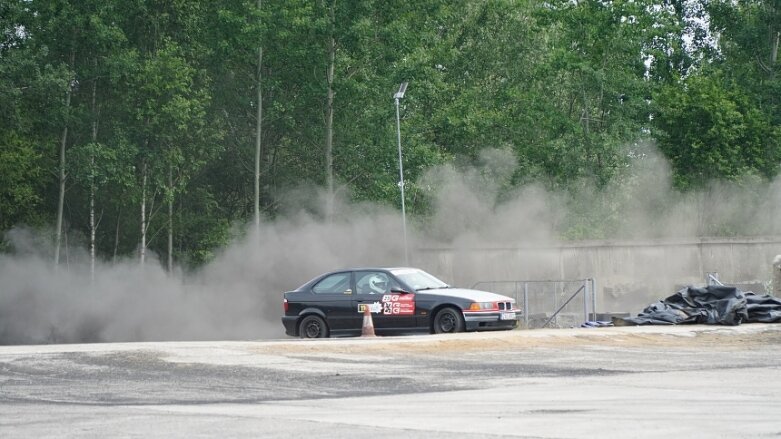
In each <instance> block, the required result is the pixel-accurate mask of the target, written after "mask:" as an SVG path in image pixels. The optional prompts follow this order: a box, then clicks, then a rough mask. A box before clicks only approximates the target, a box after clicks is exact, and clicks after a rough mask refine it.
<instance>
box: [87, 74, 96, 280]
mask: <svg viewBox="0 0 781 439" xmlns="http://www.w3.org/2000/svg"><path fill="white" fill-rule="evenodd" d="M94 64H95V65H97V60H95V63H94ZM97 94H98V80H97V79H94V80H93V81H92V145H93V148H94V147H95V145H96V144H97V141H98V111H97V104H96V101H97ZM90 172H91V173H92V174H91V175H90V184H89V259H90V269H89V274H90V282H94V281H95V232H96V229H97V226H96V225H95V152H94V150H93V151H92V153H91V154H90Z"/></svg>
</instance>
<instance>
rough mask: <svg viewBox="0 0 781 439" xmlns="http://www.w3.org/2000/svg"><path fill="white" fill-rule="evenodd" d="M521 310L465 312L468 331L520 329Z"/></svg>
mask: <svg viewBox="0 0 781 439" xmlns="http://www.w3.org/2000/svg"><path fill="white" fill-rule="evenodd" d="M521 315H522V313H521V311H520V310H511V311H489V312H485V311H464V323H465V324H466V330H467V331H477V330H483V329H513V328H516V327H518V319H519V318H520V317H521Z"/></svg>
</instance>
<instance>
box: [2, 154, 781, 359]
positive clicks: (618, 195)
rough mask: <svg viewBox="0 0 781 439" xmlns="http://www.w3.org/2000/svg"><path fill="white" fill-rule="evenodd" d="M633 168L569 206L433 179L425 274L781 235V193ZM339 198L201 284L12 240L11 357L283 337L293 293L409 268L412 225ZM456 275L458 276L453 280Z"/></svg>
mask: <svg viewBox="0 0 781 439" xmlns="http://www.w3.org/2000/svg"><path fill="white" fill-rule="evenodd" d="M633 154H634V155H633V156H632V157H633V158H632V160H631V163H632V165H631V167H630V168H628V169H627V170H626V172H625V173H624V174H622V175H621V176H620V177H619V178H618V179H616V182H615V183H614V184H612V185H611V186H609V187H607V188H602V189H601V190H597V189H595V186H594V185H592V184H590V183H589V182H583V184H581V185H579V189H578V190H577V191H572V192H567V193H553V192H550V191H548V190H546V189H544V188H543V187H542V186H540V185H527V186H523V187H520V188H511V186H510V179H511V177H512V174H513V172H514V170H515V166H516V160H515V157H514V156H513V155H512V153H510V152H508V151H505V150H487V151H485V152H484V153H483V155H482V156H481V160H480V161H479V163H478V164H477V165H476V166H470V167H456V166H453V165H445V166H441V167H438V168H435V169H432V170H431V171H430V172H429V173H428V174H426V175H425V176H424V177H423V178H421V180H420V181H419V182H418V186H419V187H423V188H425V190H426V192H427V196H428V197H429V199H430V201H431V203H432V210H431V213H430V215H428V216H427V217H425V218H414V219H412V218H411V219H410V221H409V222H408V227H409V235H410V236H409V242H410V249H411V253H412V258H411V259H412V264H413V265H418V266H421V268H424V269H428V270H430V271H433V272H434V273H435V274H437V275H440V276H442V277H444V280H446V281H448V282H453V281H454V280H455V281H463V282H467V283H468V282H473V281H475V280H478V279H485V278H486V277H489V278H490V276H494V278H496V276H499V274H497V273H501V275H502V277H505V276H506V277H509V278H526V279H533V278H541V277H544V276H549V271H550V270H549V267H547V265H549V264H548V261H547V260H546V259H545V258H544V257H536V256H535V260H534V263H529V264H526V266H524V267H521V268H518V267H505V268H503V269H502V270H504V271H500V272H497V268H496V267H497V266H499V265H501V264H502V262H503V260H504V257H503V256H502V255H501V254H497V255H494V256H492V257H482V256H481V257H476V258H471V259H469V261H470V262H469V266H464V265H463V264H464V262H463V261H459V260H457V259H455V258H450V259H449V260H447V261H444V262H443V258H445V256H443V253H437V252H436V251H434V252H431V251H429V252H427V251H425V249H437V248H440V249H442V248H444V249H450V250H449V251H450V254H451V255H452V254H453V252H460V253H464V252H467V253H468V252H474V251H475V250H476V249H477V250H480V251H483V250H485V249H492V248H493V249H497V248H499V249H514V248H522V247H525V248H527V253H529V254H532V255H537V253H544V251H543V250H544V249H545V248H546V246H547V247H550V246H557V245H560V244H561V236H568V235H569V236H575V237H577V227H575V225H577V224H580V225H579V226H578V227H583V224H586V227H591V226H593V228H594V229H599V230H602V231H603V232H602V234H603V238H605V239H608V240H614V239H661V238H675V237H696V236H701V235H706V234H709V233H713V232H721V233H725V234H734V235H740V234H752V235H777V234H781V222H778V221H773V218H774V217H775V216H776V212H777V209H778V208H779V206H781V182H779V181H776V182H773V183H762V182H760V181H752V180H751V179H748V178H747V179H745V180H743V181H741V182H738V183H735V184H727V183H716V184H713V185H710V186H709V187H708V188H707V189H706V190H704V191H701V192H697V193H692V194H681V193H678V192H676V191H675V190H672V189H671V183H670V181H671V172H670V170H669V166H668V165H667V163H666V162H665V160H664V159H663V158H661V156H660V155H659V154H657V153H656V152H655V151H654V149H653V147H652V146H649V145H646V146H643V147H642V148H640V149H638V150H637V151H634V152H633ZM338 194H339V195H338V196H337V197H336V198H334V199H331V198H329V197H328V196H327V195H326V194H324V193H323V192H322V191H319V190H311V189H298V190H294V191H291V192H290V193H289V194H287V195H286V196H285V197H284V199H283V200H281V202H282V203H283V207H282V214H281V215H280V216H279V219H277V220H274V221H265V222H263V223H262V224H261V225H260V227H259V229H258V230H257V231H256V230H255V229H254V227H253V225H250V226H248V227H249V228H250V231H249V233H247V234H246V237H245V238H243V239H241V240H239V241H237V242H235V243H233V244H232V245H230V246H229V247H228V248H226V249H224V250H223V251H222V253H221V254H220V255H219V256H218V257H217V258H216V260H215V261H214V262H213V263H211V264H209V265H208V266H206V267H204V268H203V269H201V270H199V271H198V272H197V273H194V274H187V275H184V274H182V273H173V274H169V273H166V272H165V271H164V270H163V269H162V268H161V264H159V263H156V262H155V261H151V262H150V261H148V262H147V264H146V265H145V266H144V267H141V266H140V265H139V264H138V262H137V261H136V260H133V259H128V260H126V261H123V262H115V263H108V262H99V263H98V266H97V268H96V271H95V279H94V281H92V280H91V279H90V273H89V259H88V255H87V254H86V252H85V251H84V250H83V248H82V247H79V246H74V245H73V244H71V245H70V246H69V247H68V252H67V257H66V258H65V259H66V261H67V264H66V265H61V266H60V267H59V268H58V269H56V270H55V269H54V267H53V266H52V262H51V257H50V254H51V252H50V248H49V247H47V244H46V243H45V240H44V239H43V238H41V236H42V235H40V234H37V233H34V232H32V231H30V230H27V229H23V228H18V229H14V230H12V231H11V232H10V233H9V234H8V236H7V239H8V240H9V241H10V242H11V245H12V248H13V249H14V252H13V253H12V254H7V255H0V344H4V343H44V342H85V341H86V342H89V341H147V340H207V339H258V338H277V337H282V336H283V330H282V325H281V322H280V317H281V315H282V304H281V300H282V292H284V291H287V290H291V289H293V288H295V287H297V286H299V285H301V284H303V283H304V282H306V281H307V280H309V279H310V278H312V277H313V276H315V275H317V274H320V273H322V272H325V271H330V270H334V269H338V268H343V267H350V266H397V265H403V261H404V256H403V255H404V246H403V240H402V238H401V234H402V229H401V216H400V212H399V211H398V210H397V209H396V208H395V207H394V206H386V205H378V204H373V203H350V202H349V201H348V198H349V197H348V194H347V192H346V190H345V189H341V190H340V191H338ZM573 218H575V219H577V220H578V221H580V222H578V221H573ZM589 219H590V220H589ZM589 221H592V222H591V226H589V224H590V223H589ZM573 230H575V231H574V232H573ZM529 248H531V250H528V249H529ZM536 249H543V250H536ZM445 259H447V258H445ZM666 262H667V263H669V261H666ZM445 263H446V264H449V268H448V269H447V270H440V268H441V267H442V266H443V264H445ZM459 264H461V265H459ZM649 270H656V273H658V272H659V270H660V269H659V267H649ZM649 272H650V271H649ZM451 274H452V275H453V276H449V275H451ZM588 275H590V273H584V274H581V276H588ZM644 275H646V274H645V273H627V274H626V276H627V277H633V276H634V277H642V276H644ZM453 277H455V278H456V279H453ZM670 292H671V291H670ZM643 303H647V302H643Z"/></svg>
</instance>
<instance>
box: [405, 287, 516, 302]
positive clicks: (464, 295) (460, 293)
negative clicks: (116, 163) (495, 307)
mask: <svg viewBox="0 0 781 439" xmlns="http://www.w3.org/2000/svg"><path fill="white" fill-rule="evenodd" d="M418 294H431V295H433V296H450V297H458V298H461V299H467V300H471V301H474V302H508V301H513V302H515V300H514V299H513V298H511V297H507V296H503V295H501V294H496V293H489V292H488V291H480V290H470V289H467V288H441V289H438V290H423V291H419V292H418Z"/></svg>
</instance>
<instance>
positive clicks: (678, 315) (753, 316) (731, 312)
mask: <svg viewBox="0 0 781 439" xmlns="http://www.w3.org/2000/svg"><path fill="white" fill-rule="evenodd" d="M776 322H781V300H779V299H778V298H776V297H773V296H771V295H768V294H763V295H759V294H754V293H752V292H750V291H747V292H743V291H740V290H739V289H737V288H735V287H727V286H720V285H719V286H717V285H709V286H707V287H686V288H683V289H681V290H680V291H678V292H677V293H675V294H673V295H672V296H670V297H668V298H666V299H664V300H660V301H659V302H656V303H652V304H651V305H649V306H648V307H647V308H645V309H644V310H643V312H641V313H640V314H638V315H637V317H626V318H620V317H613V324H614V325H616V326H635V325H680V324H686V323H699V324H708V325H739V324H741V323H776Z"/></svg>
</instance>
